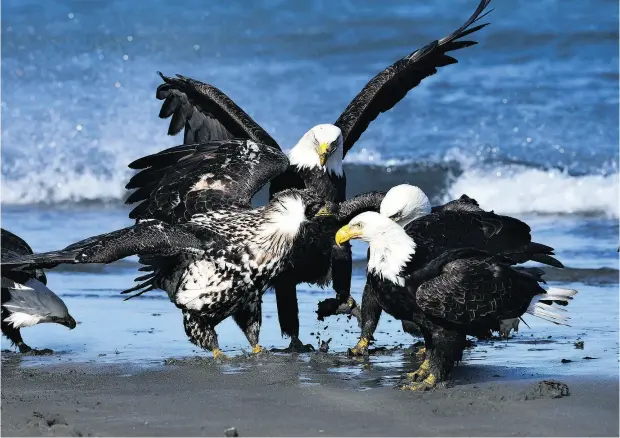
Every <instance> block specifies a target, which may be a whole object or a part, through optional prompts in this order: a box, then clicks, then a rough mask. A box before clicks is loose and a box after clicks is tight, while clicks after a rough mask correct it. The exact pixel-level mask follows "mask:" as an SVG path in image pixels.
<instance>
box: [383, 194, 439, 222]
mask: <svg viewBox="0 0 620 438" xmlns="http://www.w3.org/2000/svg"><path fill="white" fill-rule="evenodd" d="M431 211H432V207H431V202H430V201H429V199H428V197H427V196H426V194H425V193H424V192H423V191H422V190H421V189H420V188H419V187H416V186H412V185H410V184H400V185H398V186H394V187H392V188H391V189H390V190H389V191H388V192H387V193H386V194H385V197H384V198H383V201H381V208H380V212H381V214H382V215H383V216H385V217H388V218H390V219H392V220H393V221H394V222H396V223H397V224H398V225H400V226H401V227H404V226H405V225H407V224H408V223H409V222H411V221H413V220H415V219H417V218H419V217H422V216H425V215H427V214H430V213H431Z"/></svg>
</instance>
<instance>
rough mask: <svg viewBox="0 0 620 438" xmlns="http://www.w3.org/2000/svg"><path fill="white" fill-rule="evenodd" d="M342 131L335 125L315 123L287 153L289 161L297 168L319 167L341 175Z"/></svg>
mask: <svg viewBox="0 0 620 438" xmlns="http://www.w3.org/2000/svg"><path fill="white" fill-rule="evenodd" d="M342 142H343V140H342V131H340V128H339V127H337V126H335V125H329V124H324V125H316V126H315V127H314V128H312V129H311V130H310V131H308V132H306V133H305V134H304V136H303V137H302V138H301V139H300V140H299V142H298V143H297V144H296V145H295V146H293V148H292V149H291V152H290V153H289V161H290V163H291V164H292V165H294V166H297V167H298V168H307V169H313V168H319V169H323V171H325V172H331V173H334V174H336V175H342V155H343V144H342Z"/></svg>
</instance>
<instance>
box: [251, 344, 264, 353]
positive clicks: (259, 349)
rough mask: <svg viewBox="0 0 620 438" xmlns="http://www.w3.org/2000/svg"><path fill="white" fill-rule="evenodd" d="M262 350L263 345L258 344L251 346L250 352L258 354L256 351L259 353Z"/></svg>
mask: <svg viewBox="0 0 620 438" xmlns="http://www.w3.org/2000/svg"><path fill="white" fill-rule="evenodd" d="M262 351H263V347H261V346H260V345H258V344H256V345H255V346H253V347H252V354H258V353H261V352H262Z"/></svg>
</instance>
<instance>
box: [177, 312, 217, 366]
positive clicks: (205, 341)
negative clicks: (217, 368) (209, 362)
mask: <svg viewBox="0 0 620 438" xmlns="http://www.w3.org/2000/svg"><path fill="white" fill-rule="evenodd" d="M214 325H215V324H213V323H212V322H211V321H210V320H209V319H208V318H206V317H204V316H202V315H200V314H199V313H198V312H192V311H189V310H183V327H184V328H185V334H186V335H187V337H188V338H189V340H190V341H191V343H192V344H194V345H196V346H198V347H200V348H204V349H206V350H209V351H211V352H213V359H215V360H225V359H227V357H226V355H225V354H224V353H222V350H220V346H219V343H218V342H217V333H215V328H214Z"/></svg>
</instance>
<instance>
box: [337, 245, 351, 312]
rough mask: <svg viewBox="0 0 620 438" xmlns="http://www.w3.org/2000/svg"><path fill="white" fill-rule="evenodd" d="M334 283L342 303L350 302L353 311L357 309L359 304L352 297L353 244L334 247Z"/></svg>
mask: <svg viewBox="0 0 620 438" xmlns="http://www.w3.org/2000/svg"><path fill="white" fill-rule="evenodd" d="M331 257H332V260H331V264H332V283H333V287H334V291H335V292H336V298H338V300H340V302H341V303H345V302H348V303H349V306H350V307H351V309H353V308H355V307H357V303H355V300H353V298H352V297H351V275H352V273H353V255H352V253H351V244H350V243H347V244H345V245H341V246H339V245H334V246H333V247H332V256H331Z"/></svg>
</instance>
